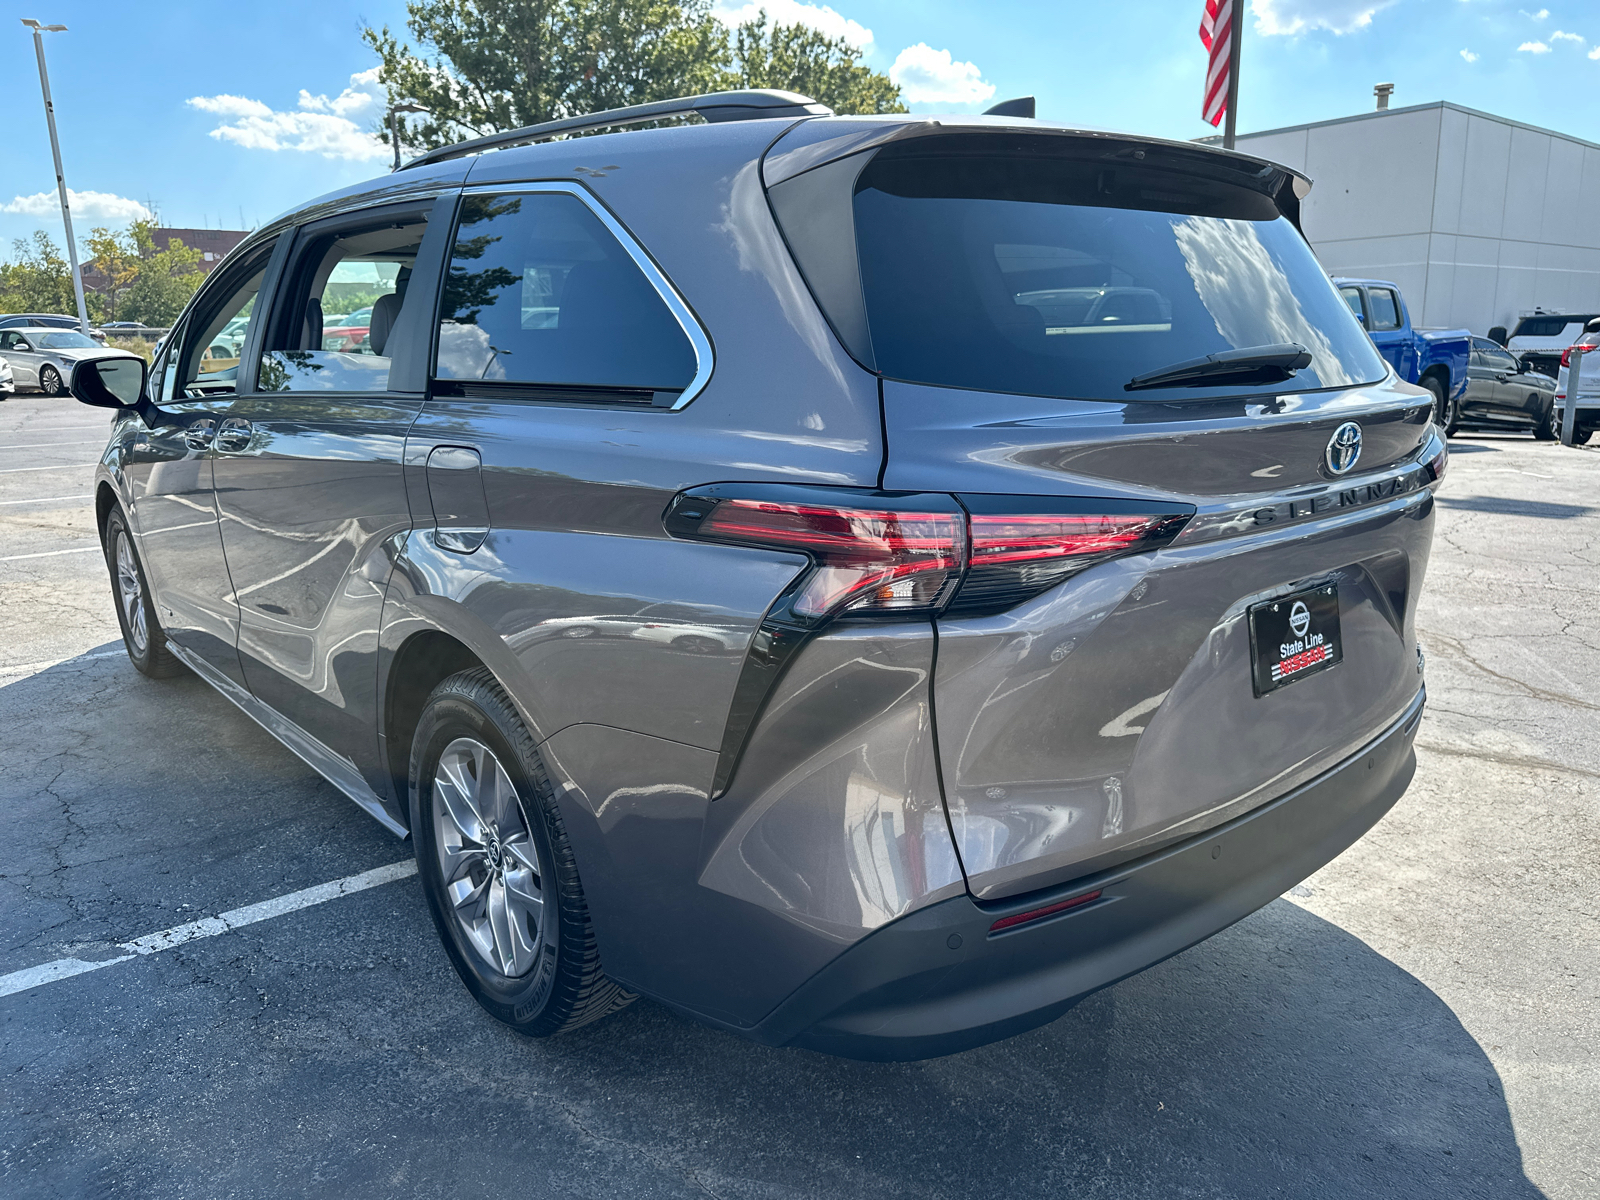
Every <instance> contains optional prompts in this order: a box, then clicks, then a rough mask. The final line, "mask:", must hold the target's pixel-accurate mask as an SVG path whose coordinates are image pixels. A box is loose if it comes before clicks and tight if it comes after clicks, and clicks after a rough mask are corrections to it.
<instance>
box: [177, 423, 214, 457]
mask: <svg viewBox="0 0 1600 1200" xmlns="http://www.w3.org/2000/svg"><path fill="white" fill-rule="evenodd" d="M216 436H217V423H216V422H215V421H213V420H211V419H210V418H209V417H206V418H203V419H201V420H199V421H191V422H189V428H187V429H185V430H184V431H183V444H184V445H185V446H187V447H189V449H191V450H208V449H210V448H211V439H212V438H214V437H216Z"/></svg>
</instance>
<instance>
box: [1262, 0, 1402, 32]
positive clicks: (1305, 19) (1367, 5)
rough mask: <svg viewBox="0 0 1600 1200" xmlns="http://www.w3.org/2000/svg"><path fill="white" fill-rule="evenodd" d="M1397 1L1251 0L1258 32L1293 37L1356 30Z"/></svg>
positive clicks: (1370, 21) (1362, 27)
mask: <svg viewBox="0 0 1600 1200" xmlns="http://www.w3.org/2000/svg"><path fill="white" fill-rule="evenodd" d="M1395 2H1396V0H1250V11H1251V12H1253V13H1254V14H1255V17H1256V32H1257V33H1261V34H1266V35H1268V36H1272V35H1275V34H1276V35H1288V36H1293V35H1295V34H1300V33H1310V32H1312V31H1313V30H1317V29H1326V30H1327V31H1328V32H1329V33H1355V32H1356V31H1357V30H1360V29H1365V28H1366V27H1367V26H1368V25H1371V24H1372V14H1373V13H1375V12H1377V11H1378V10H1379V9H1384V8H1388V7H1389V6H1390V5H1391V4H1394V3H1395Z"/></svg>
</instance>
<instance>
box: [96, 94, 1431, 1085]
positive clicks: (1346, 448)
mask: <svg viewBox="0 0 1600 1200" xmlns="http://www.w3.org/2000/svg"><path fill="white" fill-rule="evenodd" d="M693 113H698V114H700V115H701V116H703V117H705V118H707V121H706V122H704V123H699V124H679V125H677V126H662V125H660V124H658V125H657V127H654V128H649V129H644V130H632V131H624V132H614V133H608V134H602V135H599V136H587V137H581V138H562V137H561V135H565V134H572V133H580V132H590V131H593V130H596V129H599V128H602V127H609V126H623V125H627V124H630V123H635V122H640V121H655V122H658V123H659V122H660V121H662V120H663V119H665V118H668V117H674V116H677V117H682V116H686V115H690V114H693ZM1308 186H1309V184H1308V182H1307V181H1306V180H1305V179H1303V178H1302V177H1300V176H1298V175H1297V174H1296V173H1295V172H1293V171H1291V170H1289V169H1287V168H1284V167H1280V166H1277V165H1274V164H1272V163H1269V162H1265V161H1262V160H1260V159H1256V158H1251V157H1248V156H1245V155H1242V154H1234V153H1225V152H1222V151H1219V150H1215V149H1211V148H1207V147H1202V146H1196V145H1192V144H1188V143H1174V142H1166V141H1161V140H1158V139H1152V138H1144V137H1133V136H1122V135H1111V134H1105V133H1098V132H1096V133H1088V132H1083V131H1078V130H1073V129H1068V128H1060V127H1056V126H1051V125H1046V124H1041V123H1038V122H1035V121H1032V120H1025V119H1020V118H1001V117H985V118H951V119H945V118H941V119H939V120H930V119H927V118H923V117H914V116H888V117H834V116H831V115H830V114H828V113H827V111H826V110H825V109H822V108H821V107H820V106H818V105H815V104H812V103H810V102H808V101H806V100H805V99H804V98H802V97H796V96H792V95H788V94H785V93H726V94H720V95H716V96H706V97H694V98H691V99H689V100H685V101H678V102H668V103H665V104H658V105H650V106H643V107H641V108H639V109H633V110H622V111H618V112H611V113H603V114H599V115H598V116H595V117H592V118H582V119H574V120H569V121H563V122H557V123H554V124H551V125H547V126H542V127H535V128H531V129H526V130H520V131H517V132H516V133H513V134H506V135H498V136H496V137H493V138H489V139H484V140H481V141H478V142H473V143H466V144H464V145H462V146H457V147H452V148H449V149H447V150H444V151H437V152H434V153H432V154H429V155H426V156H424V157H423V158H421V159H419V160H417V161H415V162H414V163H412V164H410V165H409V166H408V167H407V168H406V169H403V170H401V171H398V172H397V173H395V174H393V175H390V176H388V177H386V178H384V179H381V180H378V181H376V182H374V183H370V184H365V185H362V186H359V187H354V188H350V189H348V190H346V191H343V192H338V193H335V194H332V195H329V196H326V197H323V198H322V199H320V200H317V201H314V202H312V203H310V204H308V205H306V206H305V207H303V208H301V209H298V210H297V211H295V212H292V213H290V214H288V215H287V216H284V217H282V218H280V219H278V220H277V221H275V222H273V223H272V224H271V225H269V226H267V227H266V228H264V229H261V230H259V231H258V232H257V233H255V234H254V235H253V236H252V237H250V238H249V239H248V240H247V241H246V242H245V243H244V244H242V245H241V246H240V247H239V248H238V249H237V250H236V251H235V252H234V253H233V254H232V255H231V256H230V258H229V260H228V261H227V262H226V263H224V264H223V265H222V266H221V267H220V268H218V269H217V270H216V271H215V272H214V274H213V275H212V276H211V278H210V279H208V281H207V282H206V284H205V286H204V287H203V288H202V289H201V290H200V292H199V294H198V295H197V296H196V297H195V299H194V301H193V302H192V303H191V304H190V306H189V308H188V310H187V312H186V313H185V314H184V316H183V317H182V319H181V320H180V321H179V323H178V325H177V327H176V328H175V330H174V332H173V334H172V336H171V337H170V338H169V339H168V340H167V343H166V345H165V348H164V350H163V352H162V353H161V355H160V356H159V357H158V358H157V360H156V361H155V363H154V364H153V366H152V367H151V368H150V369H149V374H148V378H147V377H146V376H145V373H144V366H143V363H142V362H131V361H127V360H122V361H118V362H116V363H104V364H91V365H86V366H81V367H79V369H78V370H77V372H76V375H75V381H74V390H75V394H76V395H77V396H78V398H79V399H81V400H83V401H85V402H87V403H91V404H101V405H106V406H114V407H118V408H119V410H120V415H119V417H118V418H117V419H116V421H115V423H114V427H113V432H112V437H111V444H110V447H109V448H108V450H107V452H106V455H105V459H104V466H103V468H102V469H101V470H100V471H99V477H98V484H97V491H98V500H97V508H98V512H99V517H100V525H101V528H102V530H103V533H104V543H105V547H106V558H107V561H108V563H109V564H110V567H111V574H112V582H113V587H114V588H115V591H116V596H117V600H118V611H119V614H120V616H121V618H122V621H123V630H124V634H125V638H126V642H127V648H128V653H129V654H130V656H131V657H132V659H133V662H134V664H135V665H136V666H137V667H138V668H139V669H140V670H141V671H143V672H145V673H146V674H148V675H152V676H161V675H166V674H170V673H172V672H174V671H178V670H180V669H187V670H190V671H193V672H194V673H195V674H197V675H199V676H200V677H201V678H203V679H205V680H206V681H207V682H209V683H210V684H212V685H213V686H214V687H215V688H216V689H217V690H218V691H220V692H221V693H222V694H223V695H224V696H226V697H227V698H228V699H230V700H232V701H233V702H234V703H235V704H237V705H238V706H239V707H240V708H242V709H243V710H244V711H245V712H246V713H248V714H249V715H250V716H252V717H254V718H255V719H256V720H257V721H259V722H260V723H261V724H262V725H263V726H265V727H266V728H267V729H268V730H269V731H270V732H272V733H273V734H275V735H276V736H277V737H278V738H280V739H281V740H282V741H283V742H284V743H285V744H286V745H287V746H289V747H290V748H291V749H292V750H294V751H295V752H296V753H297V754H299V755H300V756H301V757H303V758H304V759H305V760H306V761H308V762H309V763H311V764H312V765H313V766H315V767H316V768H317V769H318V770H319V771H321V772H322V773H323V774H324V775H326V776H327V778H328V779H329V780H330V781H332V782H333V783H334V784H335V785H336V786H338V787H339V788H340V789H341V790H342V791H344V792H345V793H346V794H347V795H348V796H349V797H350V798H351V799H353V800H354V801H355V802H356V803H357V804H359V805H361V806H362V807H363V808H364V809H366V810H367V811H368V812H369V813H371V814H372V816H373V817H375V818H376V819H377V820H379V821H380V822H382V823H383V824H384V825H385V826H387V827H388V828H389V829H391V830H392V831H394V832H395V833H396V834H398V835H401V836H406V835H408V834H409V835H410V836H411V837H412V839H413V841H414V843H415V847H416V854H417V859H418V863H419V865H420V868H421V879H422V884H423V888H424V891H425V893H426V895H427V898H428V903H429V904H430V906H431V908H432V912H433V917H434V920H435V922H436V924H437V926H438V930H439V933H440V936H441V938H442V940H443V943H444V946H445V949H446V951H447V952H448V954H449V956H450V958H451V960H452V962H453V963H454V965H455V967H456V970H457V971H458V972H459V973H460V975H461V978H462V979H463V981H464V982H465V984H466V986H467V987H468V988H469V989H470V990H471V992H472V993H473V995H474V996H476V997H477V999H478V1000H479V1001H480V1002H481V1003H482V1004H483V1006H484V1007H485V1008H486V1009H487V1010H488V1011H489V1012H491V1013H492V1014H494V1015H495V1016H496V1017H498V1018H500V1019H501V1020H503V1021H505V1022H507V1023H509V1024H511V1025H512V1026H514V1027H516V1028H517V1029H520V1030H523V1031H525V1032H527V1033H530V1034H536V1035H544V1034H552V1033H557V1032H560V1031H562V1030H566V1029H571V1028H572V1027H574V1026H576V1025H580V1024H582V1023H584V1022H587V1021H590V1020H593V1019H595V1018H597V1017H600V1016H603V1015H605V1014H606V1013H609V1012H611V1011H612V1010H614V1009H617V1008H620V1007H621V1006H622V1005H624V1004H626V1003H627V1002H628V1001H629V1000H631V999H632V998H633V997H634V996H636V995H646V996H650V997H652V998H654V999H656V1000H658V1001H660V1002H661V1003H664V1004H667V1005H670V1006H671V1007H673V1008H674V1009H677V1010H679V1011H681V1012H684V1013H688V1014H691V1015H692V1016H694V1017H696V1018H698V1019H700V1020H702V1021H705V1022H708V1023H710V1024H713V1025H716V1026H719V1027H721V1028H724V1029H727V1030H729V1031H732V1032H734V1033H737V1034H740V1035H742V1036H744V1037H748V1038H752V1039H754V1040H756V1041H759V1042H763V1043H766V1044H769V1045H799V1046H806V1047H811V1048H813V1049H817V1050H823V1051H827V1052H830V1053H835V1054H842V1055H849V1056H855V1057H862V1058H877V1059H910V1058H920V1057H926V1056H930V1055H937V1054H945V1053H949V1052H952V1051H955V1050H960V1049H963V1048H966V1047H970V1046H975V1045H979V1044H982V1043H984V1042H988V1041H992V1040H994V1039H997V1038H1000V1037H1004V1036H1007V1035H1009V1034H1012V1033H1016V1032H1018V1031H1020V1030H1025V1029H1029V1028H1031V1027H1034V1026H1037V1025H1040V1024H1042V1023H1044V1022H1047V1021H1049V1020H1051V1019H1053V1018H1054V1017H1056V1016H1057V1015H1059V1014H1060V1013H1062V1012H1063V1011H1065V1010H1066V1009H1067V1008H1068V1007H1070V1006H1071V1005H1072V1004H1073V1003H1075V1002H1076V1001H1078V1000H1080V999H1082V998H1083V997H1084V996H1086V995H1087V994H1089V993H1091V992H1093V991H1095V990H1096V989H1098V988H1103V987H1105V986H1107V985H1109V984H1111V983H1114V982H1115V981H1117V980H1119V979H1121V978H1123V977H1125V976H1127V975H1130V974H1132V973H1134V972H1136V971H1139V970H1141V969H1143V968H1144V967H1147V966H1149V965H1150V964H1152V963H1155V962H1158V961H1160V960H1161V959H1164V958H1166V957H1168V956H1169V955H1172V954H1175V953H1177V952H1178V951H1180V950H1182V949H1184V948H1185V947H1187V946H1191V945H1193V944H1194V943H1196V942H1198V941H1200V940H1201V939H1203V938H1206V937H1208V936H1210V935H1211V934H1213V933H1215V932H1217V931H1218V930H1220V929H1222V928H1224V927H1226V926H1227V925H1229V924H1231V923H1232V922H1234V921H1237V920H1239V919H1240V918H1241V917H1243V916H1245V915H1246V914H1248V913H1250V912H1252V911H1253V910H1255V909H1256V908H1258V907H1260V906H1261V905H1263V904H1265V903H1267V902H1268V901H1269V900H1271V899H1272V898H1273V897H1275V896H1277V895H1279V894H1280V893H1282V892H1283V891H1284V890H1285V889H1286V888H1288V887H1290V886H1292V885H1293V884H1294V883H1296V882H1297V881H1298V880H1300V879H1302V878H1304V877H1305V876H1306V875H1308V874H1309V873H1311V872H1312V871H1314V870H1316V869H1317V868H1318V867H1320V866H1321V865H1322V864H1324V863H1326V862H1327V861H1329V860H1330V859H1331V858H1333V857H1334V856H1335V855H1337V854H1338V853H1340V852H1341V851H1342V850H1343V849H1344V848H1345V847H1347V846H1349V845H1350V844H1351V843H1352V842H1353V841H1355V840H1356V839H1357V838H1358V837H1360V836H1361V834H1362V833H1363V832H1364V831H1365V830H1366V829H1368V828H1369V827H1370V826H1371V825H1372V824H1373V823H1374V822H1375V821H1377V820H1378V819H1379V817H1381V816H1382V815H1383V813H1384V812H1385V811H1386V810H1387V809H1388V808H1389V806H1390V805H1392V804H1393V803H1394V802H1395V800H1396V799H1397V798H1398V797H1399V796H1400V794H1401V793H1402V792H1403V791H1404V789H1405V787H1406V785H1407V783H1408V782H1409V780H1410V778H1411V775H1412V772H1413V770H1414V757H1413V754H1412V749H1411V744H1412V739H1413V736H1414V734H1415V731H1416V728H1417V724H1418V722H1419V720H1420V718H1421V712H1422V704H1423V683H1422V678H1421V675H1422V660H1421V655H1420V654H1419V652H1418V649H1417V645H1416V637H1415V629H1414V615H1415V611H1416V605H1417V593H1418V589H1419V588H1420V587H1421V584H1422V576H1423V570H1424V568H1425V566H1426V564H1427V559H1428V547H1429V539H1430V537H1431V534H1432V529H1433V493H1434V491H1435V489H1436V484H1437V481H1438V479H1439V478H1440V476H1441V473H1442V471H1443V468H1444V462H1445V449H1444V444H1443V441H1442V439H1441V438H1440V436H1439V433H1438V431H1437V429H1436V428H1435V427H1434V426H1433V424H1432V423H1431V420H1430V413H1431V409H1430V406H1429V402H1428V400H1429V397H1428V395H1427V393H1425V392H1422V391H1419V390H1418V389H1417V388H1415V387H1411V386H1408V385H1406V384H1404V383H1402V382H1400V381H1399V380H1398V379H1397V378H1396V377H1395V375H1394V374H1393V372H1391V371H1390V370H1389V369H1388V368H1387V367H1386V366H1385V364H1384V362H1383V360H1382V359H1381V358H1380V357H1379V356H1378V354H1377V353H1376V351H1375V350H1374V349H1373V347H1372V343H1371V342H1370V341H1369V339H1368V338H1367V336H1366V334H1365V333H1364V332H1363V331H1362V329H1361V326H1360V325H1359V324H1357V322H1356V321H1355V319H1354V317H1352V315H1351V313H1350V311H1349V309H1348V308H1347V307H1346V306H1345V305H1344V304H1343V303H1342V302H1341V300H1340V299H1339V296H1338V294H1337V293H1336V292H1335V291H1334V289H1333V287H1332V286H1331V285H1330V283H1329V282H1328V279H1327V277H1326V276H1325V275H1324V273H1323V272H1322V270H1321V269H1320V268H1319V267H1318V265H1317V262H1316V259H1315V258H1314V257H1313V255H1312V253H1311V250H1310V249H1309V247H1308V246H1307V244H1306V242H1305V240H1304V238H1303V237H1302V236H1301V233H1300V230H1299V226H1298V216H1299V211H1300V209H1299V205H1300V200H1301V198H1303V197H1304V195H1305V194H1306V190H1307V188H1308ZM358 294H361V295H365V296H366V297H367V300H366V301H363V303H366V302H371V303H372V312H371V316H370V327H369V336H368V337H367V339H366V342H365V344H364V345H363V346H362V347H360V348H359V352H357V351H354V350H328V349H325V348H324V345H325V343H324V323H325V316H324V314H332V313H339V312H345V311H348V307H349V304H348V301H349V299H350V298H352V297H354V296H356V295H358ZM374 294H377V295H378V298H377V299H376V301H375V302H372V301H371V297H372V296H373V295H374ZM241 318H242V320H241ZM230 327H232V328H234V329H242V330H243V333H242V337H241V338H239V339H238V340H237V341H235V340H233V339H229V338H224V337H221V336H220V335H221V334H222V332H223V331H224V330H227V329H229V328H230Z"/></svg>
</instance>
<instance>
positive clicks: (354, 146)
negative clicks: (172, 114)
mask: <svg viewBox="0 0 1600 1200" xmlns="http://www.w3.org/2000/svg"><path fill="white" fill-rule="evenodd" d="M377 82H378V69H377V68H376V67H374V68H372V69H371V70H369V71H357V72H356V73H355V74H354V75H352V76H350V86H349V87H347V88H345V89H344V91H342V92H340V93H339V94H338V95H337V96H334V97H333V98H331V99H330V98H329V97H328V96H327V95H316V96H313V95H312V94H311V93H310V92H308V91H306V90H305V89H304V88H301V89H300V99H299V109H298V111H294V110H291V111H288V112H278V111H276V110H275V109H273V108H272V107H271V106H270V105H267V104H264V103H262V102H261V101H260V100H252V99H250V98H249V97H247V96H229V95H221V96H195V97H193V98H191V99H190V100H189V104H190V105H191V106H192V107H194V108H198V109H199V110H200V111H201V112H208V113H215V114H216V115H217V116H220V117H225V118H227V120H225V121H224V122H223V123H222V124H221V125H218V126H217V127H216V128H215V129H213V130H212V131H211V136H212V137H214V138H216V139H217V140H218V141H222V142H233V143H234V144H235V145H239V146H243V147H244V148H245V149H247V150H300V151H304V152H305V153H308V154H320V155H322V156H323V157H324V158H346V159H353V160H355V161H357V162H362V161H369V160H372V159H379V158H386V157H388V155H389V153H390V151H389V150H388V149H387V148H386V147H384V146H383V144H382V143H380V142H378V141H377V140H376V139H374V138H373V137H372V136H371V135H370V134H369V133H367V132H366V131H365V130H364V129H363V128H362V126H361V125H360V124H358V123H357V122H356V121H353V120H351V117H352V116H355V115H357V114H366V113H369V112H370V111H374V109H373V106H374V105H376V104H378V103H379V100H378V95H377V90H376V86H375V85H376V84H377ZM366 89H371V90H366Z"/></svg>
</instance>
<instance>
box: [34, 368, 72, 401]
mask: <svg viewBox="0 0 1600 1200" xmlns="http://www.w3.org/2000/svg"><path fill="white" fill-rule="evenodd" d="M39 390H40V391H41V392H43V393H44V394H45V395H46V396H59V395H61V394H62V393H64V392H65V391H66V390H67V388H66V385H65V384H64V383H62V382H61V372H60V371H58V370H56V369H55V368H54V367H51V366H43V367H40V368H39Z"/></svg>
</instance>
